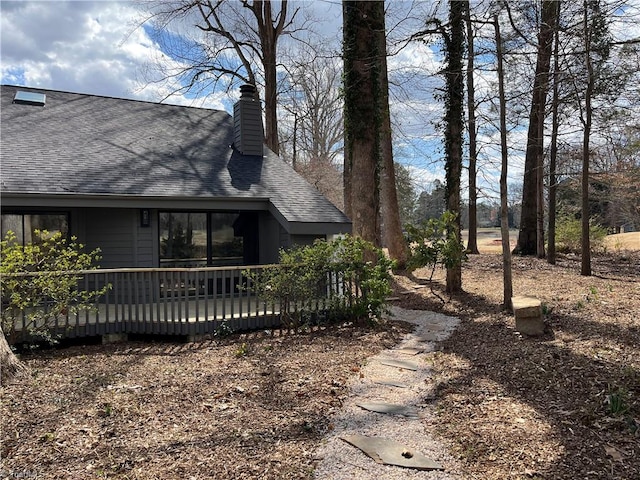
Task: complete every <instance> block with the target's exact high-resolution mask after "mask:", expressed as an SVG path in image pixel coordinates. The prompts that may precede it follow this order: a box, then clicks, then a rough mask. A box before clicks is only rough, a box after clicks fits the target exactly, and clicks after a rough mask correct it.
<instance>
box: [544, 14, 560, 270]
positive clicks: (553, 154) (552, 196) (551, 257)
mask: <svg viewBox="0 0 640 480" xmlns="http://www.w3.org/2000/svg"><path fill="white" fill-rule="evenodd" d="M558 16H559V14H558ZM559 32H560V30H559V28H558V25H557V24H556V25H555V33H554V36H555V41H554V46H553V99H552V101H551V145H550V151H549V226H548V227H547V231H548V236H549V241H548V242H547V243H548V248H547V262H548V263H550V264H551V265H555V263H556V206H557V190H558V185H557V183H558V178H557V173H556V169H557V158H558V130H559V126H560V120H559V117H558V105H559V103H560V99H559V88H558V82H559V71H558V70H559V68H560V67H559V55H558V44H559V42H558V37H559Z"/></svg>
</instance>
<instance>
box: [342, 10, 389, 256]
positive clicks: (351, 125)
mask: <svg viewBox="0 0 640 480" xmlns="http://www.w3.org/2000/svg"><path fill="white" fill-rule="evenodd" d="M376 3H378V2H359V1H344V2H343V19H344V28H343V32H344V33H343V34H344V46H343V48H344V98H345V107H344V108H345V115H344V123H345V175H349V179H348V180H346V181H345V186H348V191H347V189H345V205H347V204H349V205H350V207H347V211H350V213H351V221H352V222H353V226H352V230H353V234H354V235H356V236H359V237H362V238H363V239H364V240H367V241H369V242H371V243H373V244H374V245H378V246H379V245H380V244H381V229H380V196H379V188H378V186H379V179H380V169H381V158H380V150H379V148H378V139H379V137H378V132H377V128H376V127H375V125H373V124H374V123H376V121H378V120H379V115H378V112H377V108H376V105H377V103H376V98H375V92H376V89H377V88H378V85H377V83H376V80H375V70H376V68H377V65H376V64H375V60H374V59H372V57H371V53H372V46H375V42H376V36H375V25H374V24H373V23H375V13H376V8H377V5H376ZM372 22H373V23H372Z"/></svg>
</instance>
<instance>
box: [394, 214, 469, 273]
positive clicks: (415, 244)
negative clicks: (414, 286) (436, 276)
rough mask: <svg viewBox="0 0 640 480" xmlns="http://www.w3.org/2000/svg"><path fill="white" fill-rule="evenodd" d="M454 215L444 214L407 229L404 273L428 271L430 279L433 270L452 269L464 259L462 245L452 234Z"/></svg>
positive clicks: (409, 226)
mask: <svg viewBox="0 0 640 480" xmlns="http://www.w3.org/2000/svg"><path fill="white" fill-rule="evenodd" d="M455 218H456V217H455V214H454V213H452V212H448V211H447V212H445V213H443V214H442V216H441V217H440V218H431V219H429V220H428V221H427V222H423V223H422V224H420V225H407V226H406V232H407V235H406V240H407V244H408V247H409V259H408V260H407V269H408V270H409V271H414V270H416V269H418V268H423V267H431V268H432V270H431V276H432V277H433V272H434V271H435V269H436V267H438V266H441V267H444V268H452V267H455V266H458V265H460V264H461V263H462V262H463V261H464V260H465V258H466V255H465V251H464V245H463V244H462V242H460V241H458V240H457V239H456V237H455V234H454V228H453V227H454V221H455Z"/></svg>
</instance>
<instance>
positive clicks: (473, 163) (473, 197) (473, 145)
mask: <svg viewBox="0 0 640 480" xmlns="http://www.w3.org/2000/svg"><path fill="white" fill-rule="evenodd" d="M468 6H469V5H468V4H467V5H466V7H467V10H466V11H465V22H466V26H467V130H468V132H469V238H468V242H467V252H468V253H471V254H476V255H477V254H478V253H480V252H479V251H478V214H477V207H476V204H477V202H478V190H477V187H476V176H477V163H478V146H477V133H478V132H477V130H476V98H475V88H474V81H473V75H474V57H475V49H474V42H473V39H474V31H473V22H472V20H471V12H470V11H469V9H468Z"/></svg>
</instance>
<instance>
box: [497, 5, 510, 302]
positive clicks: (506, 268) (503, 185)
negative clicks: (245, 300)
mask: <svg viewBox="0 0 640 480" xmlns="http://www.w3.org/2000/svg"><path fill="white" fill-rule="evenodd" d="M493 25H494V28H495V35H496V63H497V75H498V98H499V103H500V152H501V157H502V168H501V170H500V212H501V213H500V231H501V237H502V276H503V304H504V308H505V309H506V310H509V311H511V310H512V309H513V305H512V304H511V298H512V297H513V280H512V275H511V248H510V247H511V246H510V243H509V211H508V210H509V209H508V205H507V176H508V151H507V102H506V98H505V93H504V69H503V62H502V59H503V52H502V51H503V48H502V36H501V35H500V22H499V20H498V15H495V16H494V17H493Z"/></svg>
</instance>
